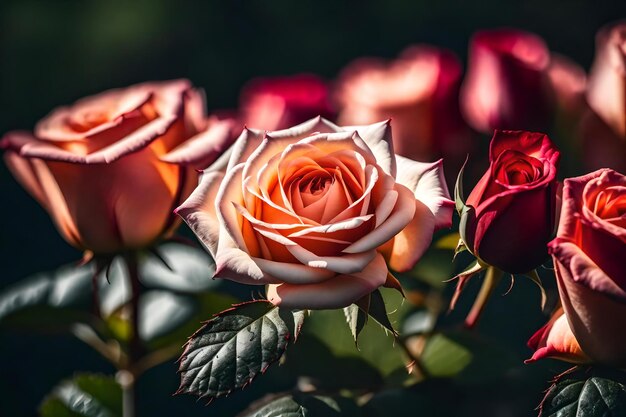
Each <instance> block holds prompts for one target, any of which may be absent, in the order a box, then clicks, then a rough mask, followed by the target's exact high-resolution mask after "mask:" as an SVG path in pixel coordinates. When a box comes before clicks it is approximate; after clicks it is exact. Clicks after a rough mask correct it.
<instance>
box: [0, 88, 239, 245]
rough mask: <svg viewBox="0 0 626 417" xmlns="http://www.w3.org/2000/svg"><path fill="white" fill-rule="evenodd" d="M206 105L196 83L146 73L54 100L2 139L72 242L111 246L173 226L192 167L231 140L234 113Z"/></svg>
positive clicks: (10, 159) (12, 163)
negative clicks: (229, 116) (229, 117)
mask: <svg viewBox="0 0 626 417" xmlns="http://www.w3.org/2000/svg"><path fill="white" fill-rule="evenodd" d="M204 112H205V108H204V98H203V95H202V93H201V92H200V91H198V90H196V89H194V88H193V87H192V86H191V84H190V83H189V82H188V81H186V80H177V81H168V82H154V83H144V84H139V85H135V86H132V87H128V88H124V89H118V90H110V91H107V92H104V93H101V94H99V95H96V96H93V97H88V98H85V99H82V100H80V101H77V102H76V103H75V104H73V105H71V106H69V107H60V108H58V109H56V110H54V111H53V112H52V113H50V114H49V115H48V116H47V117H45V118H44V119H43V120H41V121H40V122H39V123H38V124H37V126H36V127H35V131H34V133H32V134H31V133H30V132H22V131H15V132H10V133H7V134H6V135H5V136H4V138H3V139H2V142H1V146H2V147H3V148H5V149H6V152H5V154H4V157H5V160H6V162H7V165H8V166H9V169H10V170H11V171H12V173H13V174H14V175H15V177H16V178H17V180H18V181H19V182H20V183H21V184H22V185H23V186H24V187H25V188H26V189H27V190H28V192H29V193H31V194H32V195H33V196H34V197H35V198H36V199H37V201H38V202H39V203H40V204H41V205H42V206H43V207H44V208H45V209H46V210H47V211H48V212H49V213H50V215H51V216H52V218H53V220H54V222H55V224H56V226H57V228H58V230H59V231H60V233H61V235H62V236H63V237H64V238H65V239H66V240H67V241H68V242H69V243H70V244H72V245H74V246H75V247H77V248H79V249H83V250H90V251H93V252H96V253H112V252H116V251H120V250H123V249H134V248H140V247H144V246H147V245H150V244H151V243H152V242H154V241H155V240H156V239H158V238H159V237H160V236H163V235H166V234H167V233H169V232H170V231H172V230H173V227H174V226H175V224H176V222H175V219H176V216H172V210H173V209H174V208H175V207H176V206H177V205H178V204H180V202H182V201H183V200H184V199H185V198H186V197H187V196H188V195H189V193H190V192H191V191H192V190H193V187H194V186H195V184H196V183H197V178H198V176H197V174H196V172H195V169H198V168H204V167H206V166H207V165H208V164H209V163H211V162H212V161H213V160H214V159H215V158H216V157H217V156H218V155H219V154H220V153H221V152H222V151H223V150H224V149H225V148H227V147H228V145H229V144H230V143H229V141H230V135H229V129H230V122H228V121H217V120H208V119H207V118H206V116H205V114H204Z"/></svg>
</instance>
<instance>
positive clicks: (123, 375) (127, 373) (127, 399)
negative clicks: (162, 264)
mask: <svg viewBox="0 0 626 417" xmlns="http://www.w3.org/2000/svg"><path fill="white" fill-rule="evenodd" d="M124 260H125V261H126V267H127V268H128V276H129V278H130V287H131V300H130V307H131V309H130V317H129V323H130V341H129V344H128V358H127V361H126V364H125V366H124V368H123V369H121V370H120V371H119V372H118V382H119V383H120V385H121V387H122V405H123V414H122V415H123V417H135V415H136V409H137V397H136V394H135V388H136V382H137V377H138V375H136V373H135V370H136V364H137V363H138V362H139V361H140V359H141V355H142V350H143V347H142V345H141V339H140V337H139V296H140V293H141V285H140V282H139V266H138V261H137V253H134V252H131V253H128V254H126V255H125V256H124Z"/></svg>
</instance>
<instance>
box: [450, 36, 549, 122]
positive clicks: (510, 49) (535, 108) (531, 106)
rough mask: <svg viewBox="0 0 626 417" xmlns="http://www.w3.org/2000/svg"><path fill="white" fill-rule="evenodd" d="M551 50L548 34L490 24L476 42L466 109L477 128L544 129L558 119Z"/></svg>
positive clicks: (464, 90)
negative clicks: (550, 69) (542, 35)
mask: <svg viewBox="0 0 626 417" xmlns="http://www.w3.org/2000/svg"><path fill="white" fill-rule="evenodd" d="M549 64H550V51H549V50H548V48H547V46H546V44H545V43H544V42H543V40H542V39H541V38H540V37H538V36H536V35H533V34H531V33H528V32H523V31H520V30H513V29H498V30H486V31H482V32H478V33H477V34H475V35H474V37H473V38H472V40H471V42H470V51H469V64H468V70H467V75H466V77H465V81H464V82H463V86H462V89H461V110H462V112H463V115H464V116H465V118H466V120H467V122H468V123H469V124H470V125H471V126H472V127H474V128H475V129H476V130H478V131H481V132H484V133H489V132H491V131H493V129H543V128H545V126H546V125H547V124H548V123H549V122H550V120H551V119H552V110H553V97H552V87H551V86H550V80H549V77H548V66H549Z"/></svg>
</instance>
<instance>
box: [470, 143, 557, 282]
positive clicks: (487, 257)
mask: <svg viewBox="0 0 626 417" xmlns="http://www.w3.org/2000/svg"><path fill="white" fill-rule="evenodd" d="M489 160H490V166H489V169H488V170H487V172H485V174H484V175H483V177H482V178H481V179H480V181H479V182H478V184H476V186H475V187H474V189H473V190H472V192H471V193H470V195H469V197H468V198H467V201H466V203H465V204H466V205H467V206H469V207H471V208H472V209H471V210H468V211H466V212H465V214H464V215H463V216H462V218H461V224H460V233H461V236H462V237H463V241H464V242H465V245H466V246H467V248H468V249H469V250H470V251H471V252H472V253H473V254H474V255H475V256H477V257H478V258H479V259H480V260H482V261H483V262H484V263H487V264H489V265H493V266H496V267H498V268H500V269H502V270H504V271H506V272H510V273H523V272H528V271H530V270H532V269H533V268H535V267H536V266H537V265H539V264H540V263H541V262H542V261H543V260H544V259H545V258H546V257H547V248H546V244H547V243H548V242H549V241H550V239H551V237H552V233H553V231H554V225H555V205H556V188H557V180H556V171H557V164H558V160H559V152H558V151H557V150H556V148H555V147H554V146H553V145H552V143H551V142H550V139H548V137H547V136H546V135H544V134H542V133H531V132H523V131H496V132H495V134H494V136H493V139H492V140H491V145H490V151H489Z"/></svg>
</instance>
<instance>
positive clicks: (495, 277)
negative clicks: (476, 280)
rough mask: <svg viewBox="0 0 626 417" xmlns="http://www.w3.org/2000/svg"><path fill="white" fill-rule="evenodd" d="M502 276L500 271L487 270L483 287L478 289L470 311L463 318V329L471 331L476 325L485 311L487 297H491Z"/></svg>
mask: <svg viewBox="0 0 626 417" xmlns="http://www.w3.org/2000/svg"><path fill="white" fill-rule="evenodd" d="M503 274H504V273H503V272H502V271H501V270H499V269H498V268H496V267H494V266H490V267H488V268H487V272H486V273H485V278H484V279H483V285H482V286H481V287H480V292H479V293H478V296H477V297H476V300H475V301H474V305H472V309H471V310H470V312H469V314H468V315H467V317H466V318H465V327H467V328H469V329H471V328H473V327H474V326H475V325H476V323H478V319H479V318H480V315H481V314H482V312H483V310H484V309H485V305H487V301H488V300H489V297H491V294H493V291H494V290H495V289H496V287H497V286H498V284H499V283H500V280H501V279H502V275H503Z"/></svg>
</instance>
